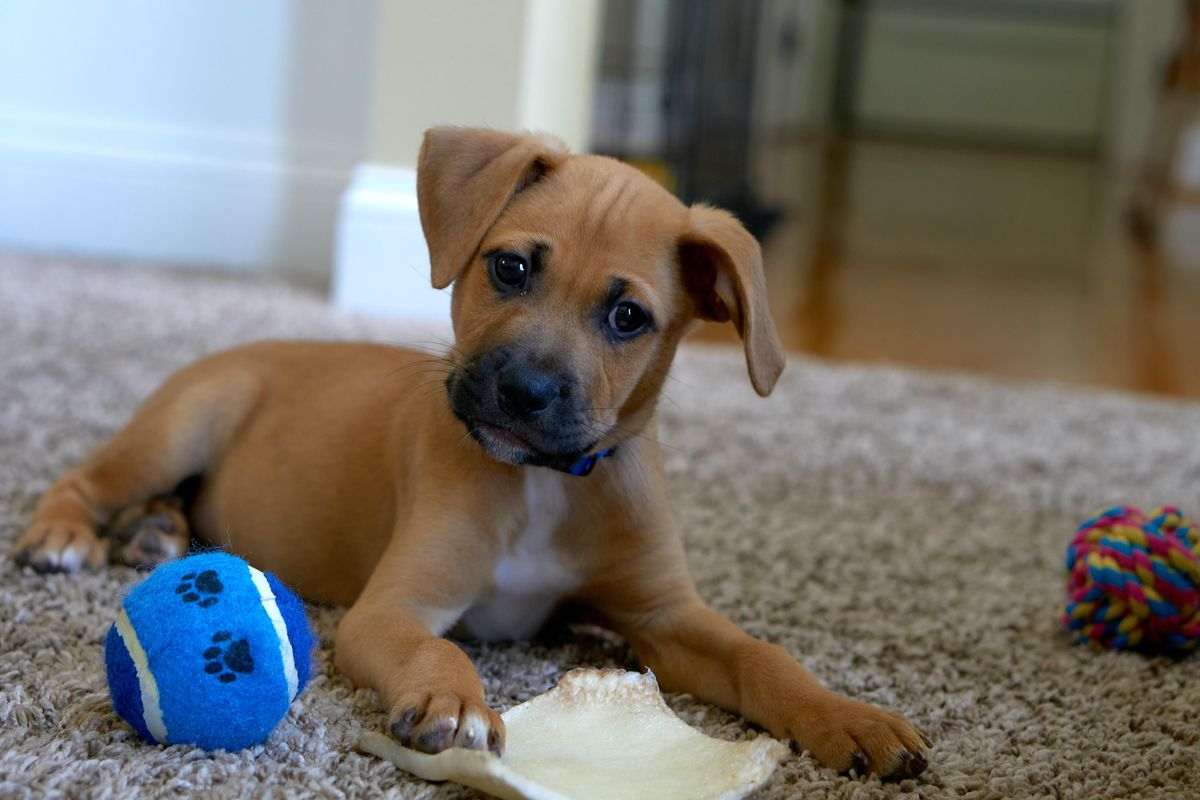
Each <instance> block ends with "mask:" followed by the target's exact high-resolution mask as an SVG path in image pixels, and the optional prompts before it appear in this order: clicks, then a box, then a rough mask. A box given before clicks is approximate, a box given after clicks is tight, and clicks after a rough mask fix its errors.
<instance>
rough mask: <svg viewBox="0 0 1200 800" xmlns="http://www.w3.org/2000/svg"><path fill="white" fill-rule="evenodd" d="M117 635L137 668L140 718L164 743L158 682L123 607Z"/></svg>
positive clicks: (165, 729)
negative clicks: (140, 694) (140, 704)
mask: <svg viewBox="0 0 1200 800" xmlns="http://www.w3.org/2000/svg"><path fill="white" fill-rule="evenodd" d="M117 635H118V636H120V637H121V641H122V642H124V643H125V649H126V650H127V651H128V652H129V657H130V658H131V659H132V660H133V667H134V669H136V670H137V679H138V685H139V686H140V687H141V691H142V719H143V720H144V721H145V723H146V729H147V730H148V731H150V735H151V736H153V737H154V740H155V741H156V742H158V743H159V744H166V743H167V725H166V723H165V722H163V714H162V706H161V705H160V704H159V701H158V682H157V681H155V680H154V673H153V672H151V671H150V664H149V662H148V659H147V658H146V651H145V649H143V648H142V643H141V642H140V641H139V640H138V637H137V631H135V630H134V629H133V623H132V622H130V621H129V615H128V614H126V613H125V609H124V608H122V609H121V611H120V613H118V614H117Z"/></svg>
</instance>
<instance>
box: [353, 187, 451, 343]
mask: <svg viewBox="0 0 1200 800" xmlns="http://www.w3.org/2000/svg"><path fill="white" fill-rule="evenodd" d="M333 300H334V303H335V304H336V305H337V306H339V307H340V308H343V309H346V310H348V311H356V312H360V313H366V314H372V315H376V316H387V317H402V318H404V319H408V320H418V321H422V322H434V323H446V322H448V321H449V319H450V291H449V290H448V289H447V290H444V291H442V290H438V289H434V288H433V286H432V285H431V284H430V282H429V251H428V249H427V248H426V246H425V236H424V235H423V234H422V232H421V219H420V216H419V214H418V211H417V175H416V172H415V171H414V170H411V169H402V168H398V167H387V166H382V165H378V164H363V165H360V166H359V167H358V168H357V169H356V170H355V173H354V180H353V182H351V184H350V187H349V188H348V189H347V190H346V193H345V194H344V195H343V197H342V205H341V216H340V219H339V220H338V233H337V249H336V256H335V259H334V269H333Z"/></svg>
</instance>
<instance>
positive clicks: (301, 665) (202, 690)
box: [105, 552, 316, 750]
mask: <svg viewBox="0 0 1200 800" xmlns="http://www.w3.org/2000/svg"><path fill="white" fill-rule="evenodd" d="M315 644H316V636H315V635H314V634H313V631H312V628H311V627H310V626H309V623H308V617H307V616H305V613H304V604H303V603H301V602H300V599H299V598H298V597H297V596H296V595H295V594H293V593H292V591H291V590H289V589H288V588H287V587H286V586H284V585H283V584H282V583H281V582H280V581H279V580H278V579H277V578H276V577H275V576H274V575H271V574H269V573H264V572H260V571H259V570H256V569H254V568H253V567H251V566H250V565H249V564H247V563H246V562H245V561H243V560H242V559H240V558H237V557H236V556H231V555H228V554H226V553H219V552H213V553H202V554H200V555H194V556H189V557H187V558H182V559H179V560H178V561H173V562H170V563H168V564H164V565H162V566H160V567H158V568H157V569H156V570H154V572H152V573H151V574H150V577H148V578H147V579H146V580H145V581H144V582H142V584H141V585H139V586H138V587H137V588H135V589H134V590H133V591H132V592H130V593H129V596H128V597H126V598H125V602H124V603H122V604H121V611H120V612H119V613H118V614H117V621H116V622H115V623H114V624H113V626H112V628H110V629H109V631H108V638H107V639H106V641H105V662H106V665H107V667H108V690H109V692H110V693H111V694H112V701H113V708H115V709H116V711H117V713H118V714H120V715H121V716H122V717H124V718H125V720H126V721H127V722H128V723H129V724H130V725H132V726H133V728H134V730H136V731H137V732H138V733H140V734H141V735H142V736H143V737H144V738H146V739H148V740H149V741H151V742H158V743H160V744H194V745H198V746H200V747H203V748H205V749H208V750H217V749H222V750H240V749H242V748H244V747H249V746H250V745H253V744H257V743H259V742H261V741H263V740H264V739H266V738H267V736H268V735H269V734H270V733H271V731H272V730H274V729H275V726H276V725H278V724H279V721H280V720H282V719H283V717H284V715H285V714H287V710H288V706H290V705H291V703H292V700H294V699H295V697H296V695H298V694H299V693H300V691H301V690H302V689H303V688H304V684H305V683H306V682H307V681H308V676H309V673H310V672H311V666H312V652H313V647H314V646H315Z"/></svg>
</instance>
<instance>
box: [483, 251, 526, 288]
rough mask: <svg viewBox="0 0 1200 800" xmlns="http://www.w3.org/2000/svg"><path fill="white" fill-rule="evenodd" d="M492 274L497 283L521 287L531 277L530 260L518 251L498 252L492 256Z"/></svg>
mask: <svg viewBox="0 0 1200 800" xmlns="http://www.w3.org/2000/svg"><path fill="white" fill-rule="evenodd" d="M492 274H493V275H495V276H496V281H497V283H500V284H502V285H504V286H508V287H510V288H513V289H520V288H521V287H522V286H524V285H525V281H526V280H528V279H529V262H528V261H526V260H525V257H524V256H520V255H517V254H516V253H497V254H496V255H494V256H492Z"/></svg>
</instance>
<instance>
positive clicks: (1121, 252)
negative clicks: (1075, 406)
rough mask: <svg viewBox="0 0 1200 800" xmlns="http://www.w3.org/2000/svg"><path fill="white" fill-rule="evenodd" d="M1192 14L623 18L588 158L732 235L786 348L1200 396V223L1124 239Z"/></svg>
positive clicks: (823, 4)
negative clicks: (1152, 124) (1148, 241)
mask: <svg viewBox="0 0 1200 800" xmlns="http://www.w3.org/2000/svg"><path fill="white" fill-rule="evenodd" d="M1152 6H1153V7H1154V8H1152ZM1177 11H1178V9H1177V8H1176V6H1175V4H1173V3H1170V2H1164V3H1157V4H1145V3H1138V2H1136V0H1128V1H1123V0H956V1H954V2H950V1H949V0H844V1H843V2H838V1H837V0H752V1H751V2H729V1H728V0H725V1H724V2H723V1H722V0H637V1H636V2H635V1H634V0H609V2H608V3H607V5H606V9H605V18H604V24H603V40H602V43H601V53H602V60H601V67H600V76H599V85H598V89H597V92H596V106H595V114H594V120H595V122H594V129H593V143H594V147H595V149H596V150H597V151H599V152H606V153H610V154H613V155H617V156H620V157H623V158H626V159H630V160H632V161H634V162H635V163H636V164H638V165H639V166H641V167H642V168H643V169H644V170H645V171H647V172H648V173H649V174H651V175H652V176H654V177H655V178H656V179H658V180H660V181H661V182H662V183H664V185H666V186H668V188H671V189H672V190H673V191H676V192H677V193H678V194H679V195H680V196H681V197H682V198H683V199H685V200H686V201H689V202H692V201H697V200H706V201H709V202H714V203H717V204H718V205H724V206H726V207H729V208H731V210H733V211H735V213H738V215H739V216H740V217H741V218H742V219H743V221H744V222H745V223H746V224H747V227H749V228H751V229H752V231H753V232H755V233H756V235H758V236H759V237H760V240H761V241H762V242H763V246H764V252H765V256H766V264H767V270H768V282H769V284H770V285H771V289H772V293H771V296H772V303H773V310H774V313H775V316H776V320H777V323H778V325H779V328H780V332H781V336H782V338H783V339H784V343H785V345H786V346H787V347H789V348H791V349H795V350H800V351H804V352H807V353H811V354H814V355H818V356H823V357H828V358H833V359H845V360H853V361H869V362H894V363H901V364H905V365H909V366H914V367H918V368H927V369H938V370H955V371H968V372H975V373H982V374H988V375H996V376H1002V377H1011V378H1030V379H1048V380H1057V381H1066V382H1074V383H1085V384H1093V385H1104V386H1110V387H1119V388H1125V389H1134V390H1140V391H1150V392H1157V393H1167V394H1186V395H1191V396H1200V336H1197V335H1196V331H1195V327H1194V324H1193V322H1192V319H1193V317H1194V314H1193V310H1194V309H1195V308H1197V307H1200V248H1197V247H1196V242H1197V241H1198V237H1200V222H1198V221H1197V220H1194V219H1191V220H1189V218H1188V212H1186V211H1181V212H1180V213H1179V214H1176V215H1175V218H1173V220H1172V222H1171V223H1170V224H1168V225H1166V231H1165V234H1164V236H1163V237H1162V238H1161V239H1160V241H1159V242H1157V243H1155V244H1154V245H1153V246H1150V247H1144V246H1139V245H1138V243H1137V242H1135V241H1134V240H1133V238H1132V237H1131V236H1130V235H1129V229H1128V227H1127V226H1126V225H1125V218H1124V211H1125V209H1126V207H1127V203H1128V200H1129V197H1130V192H1131V189H1132V184H1133V180H1132V179H1133V176H1134V175H1135V174H1136V172H1137V167H1138V164H1139V162H1140V159H1141V156H1142V154H1143V152H1144V150H1145V149H1146V147H1147V146H1148V142H1147V140H1148V136H1147V133H1148V131H1147V128H1148V118H1149V117H1151V116H1152V115H1153V108H1154V101H1155V97H1156V91H1157V86H1158V82H1159V79H1160V73H1161V72H1162V69H1163V66H1164V64H1165V61H1166V59H1167V56H1168V55H1169V53H1170V50H1171V48H1172V47H1173V46H1174V44H1175V40H1176V39H1177V33H1178V29H1177V28H1175V25H1176V22H1177V20H1178V17H1177V16H1176V14H1177ZM1197 143H1198V146H1197V150H1196V152H1197V153H1198V154H1200V138H1198V139H1197ZM1184 149H1185V150H1186V148H1184ZM699 336H700V338H705V339H712V340H722V341H725V340H731V339H732V338H733V332H732V331H730V330H727V329H725V328H722V327H716V326H713V327H707V328H705V329H702V330H701V331H700V332H699Z"/></svg>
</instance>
